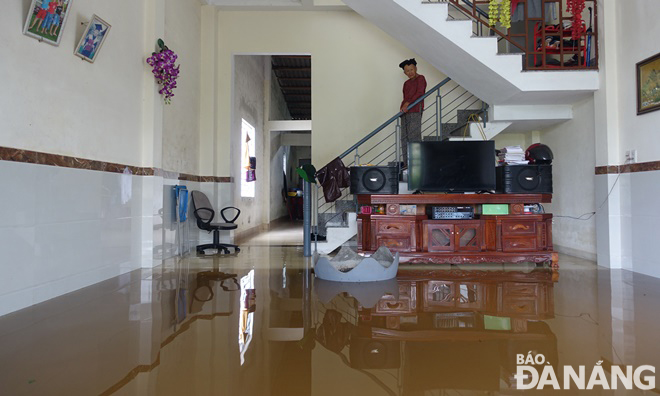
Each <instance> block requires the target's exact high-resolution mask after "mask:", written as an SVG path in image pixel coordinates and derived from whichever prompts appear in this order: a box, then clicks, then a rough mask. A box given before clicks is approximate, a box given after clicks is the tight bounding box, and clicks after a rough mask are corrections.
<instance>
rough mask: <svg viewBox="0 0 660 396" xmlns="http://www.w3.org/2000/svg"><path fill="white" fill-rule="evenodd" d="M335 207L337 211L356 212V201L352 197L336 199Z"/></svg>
mask: <svg viewBox="0 0 660 396" xmlns="http://www.w3.org/2000/svg"><path fill="white" fill-rule="evenodd" d="M335 208H336V210H337V212H355V202H353V200H352V199H351V200H348V199H340V200H338V201H335Z"/></svg>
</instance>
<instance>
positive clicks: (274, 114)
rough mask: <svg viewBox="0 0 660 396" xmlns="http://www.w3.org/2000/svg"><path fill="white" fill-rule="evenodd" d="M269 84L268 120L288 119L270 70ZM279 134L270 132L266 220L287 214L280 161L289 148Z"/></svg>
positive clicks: (280, 94) (284, 102) (280, 90)
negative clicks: (267, 210) (267, 216)
mask: <svg viewBox="0 0 660 396" xmlns="http://www.w3.org/2000/svg"><path fill="white" fill-rule="evenodd" d="M269 84H270V101H269V103H268V107H269V113H270V116H269V120H271V121H279V120H290V119H291V114H290V113H289V109H288V107H287V105H286V101H285V100H284V95H283V94H282V89H281V88H280V85H279V83H278V81H277V78H276V77H275V73H273V72H272V70H271V73H270V81H269ZM281 136H282V134H281V133H280V132H270V214H269V219H268V221H273V220H275V219H279V218H280V217H284V216H287V208H286V203H285V201H284V199H283V198H282V189H283V188H284V178H283V172H284V171H283V168H282V161H283V159H284V156H285V155H287V154H288V153H289V150H287V149H286V148H285V147H282V139H281Z"/></svg>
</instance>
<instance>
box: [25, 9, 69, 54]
mask: <svg viewBox="0 0 660 396" xmlns="http://www.w3.org/2000/svg"><path fill="white" fill-rule="evenodd" d="M72 1H73V0H32V3H31V4H30V10H29V12H28V16H27V18H26V20H25V26H24V27H23V34H25V35H28V36H30V37H34V38H36V39H37V40H39V41H44V42H46V43H48V44H52V45H55V46H57V45H59V44H60V39H61V38H62V30H64V24H65V23H66V20H67V17H68V16H69V10H70V9H71V2H72Z"/></svg>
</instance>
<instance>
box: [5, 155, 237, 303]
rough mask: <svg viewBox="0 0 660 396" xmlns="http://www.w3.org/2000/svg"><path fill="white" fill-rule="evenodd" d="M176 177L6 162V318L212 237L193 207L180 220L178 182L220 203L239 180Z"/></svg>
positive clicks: (146, 264) (191, 246) (227, 200)
mask: <svg viewBox="0 0 660 396" xmlns="http://www.w3.org/2000/svg"><path fill="white" fill-rule="evenodd" d="M129 171H131V169H130V168H129ZM170 176H171V175H169V174H166V175H165V176H153V175H143V176H139V175H134V174H130V173H129V172H127V173H126V174H124V173H117V172H116V171H115V172H108V171H98V170H89V169H78V168H74V167H63V166H51V165H43V164H34V163H27V162H14V161H3V160H0V180H2V182H3V186H4V191H3V192H2V199H1V200H0V202H1V205H0V252H1V253H0V254H1V258H0V271H2V276H0V315H3V314H6V313H9V312H13V311H16V310H19V309H21V308H25V307H28V306H30V305H33V304H37V303H39V302H42V301H45V300H48V299H51V298H53V297H57V296H59V295H62V294H65V293H68V292H71V291H73V290H77V289H80V288H83V287H86V286H89V285H92V284H94V283H97V282H100V281H103V280H105V279H108V278H111V277H114V276H117V275H119V274H124V273H127V272H130V271H132V270H135V269H138V268H150V267H153V266H155V265H159V264H161V263H162V260H163V259H166V258H169V257H173V256H174V255H176V254H177V253H178V246H185V247H186V248H189V249H192V250H194V246H195V245H197V244H199V243H205V242H206V241H210V240H211V235H209V234H207V233H206V232H200V231H199V230H198V229H197V227H196V225H195V222H194V219H193V216H192V211H190V210H189V216H188V222H187V223H186V224H182V225H179V224H177V223H176V218H175V217H174V212H175V211H174V194H173V192H172V191H173V186H174V185H177V184H185V185H187V187H188V189H189V190H193V189H200V190H202V191H204V192H206V193H207V194H208V196H209V199H211V201H212V202H213V203H214V205H216V206H221V203H224V204H225V205H226V203H227V202H231V201H230V197H231V191H232V184H231V183H229V182H221V183H218V182H200V181H189V180H179V179H178V178H177V177H176V174H175V176H174V177H170ZM222 206H224V205H222ZM186 227H187V230H185V231H184V229H185V228H186ZM180 236H181V237H182V238H186V240H187V241H186V242H181V240H180V239H179V237H180ZM230 237H233V236H225V238H227V239H229V238H230ZM200 241H201V242H200Z"/></svg>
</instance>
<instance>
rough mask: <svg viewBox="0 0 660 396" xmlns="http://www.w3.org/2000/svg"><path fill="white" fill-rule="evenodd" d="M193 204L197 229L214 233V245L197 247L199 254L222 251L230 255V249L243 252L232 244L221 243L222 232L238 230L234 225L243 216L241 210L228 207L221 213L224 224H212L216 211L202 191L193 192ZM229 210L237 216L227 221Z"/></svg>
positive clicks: (208, 244)
mask: <svg viewBox="0 0 660 396" xmlns="http://www.w3.org/2000/svg"><path fill="white" fill-rule="evenodd" d="M192 203H193V211H194V212H193V213H194V214H195V218H196V219H197V227H199V228H200V229H202V230H206V231H209V232H211V231H213V243H207V244H205V245H198V246H197V253H200V254H204V249H218V252H220V251H222V252H223V253H225V254H227V253H229V248H233V249H234V252H235V253H238V252H240V251H241V249H239V248H238V246H236V245H232V244H230V243H220V231H229V230H235V229H236V228H238V225H236V224H234V221H235V220H236V219H237V218H238V216H239V215H240V214H241V210H240V209H238V208H235V207H233V206H227V207H226V208H224V209H222V210H221V211H220V216H222V218H223V219H224V221H225V222H224V223H211V222H212V221H213V218H214V217H215V211H214V210H213V205H211V202H210V201H209V199H208V198H207V197H206V194H204V193H203V192H201V191H193V192H192ZM229 209H234V210H236V216H234V218H233V219H231V220H227V218H226V217H225V211H227V210H229Z"/></svg>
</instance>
